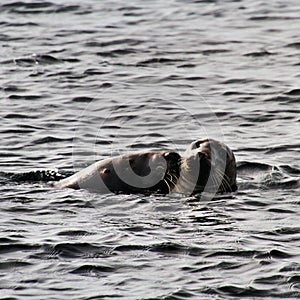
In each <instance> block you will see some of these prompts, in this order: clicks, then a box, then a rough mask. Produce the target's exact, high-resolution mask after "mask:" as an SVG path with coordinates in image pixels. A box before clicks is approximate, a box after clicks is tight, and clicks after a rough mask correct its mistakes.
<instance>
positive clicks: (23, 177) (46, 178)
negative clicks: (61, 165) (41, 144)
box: [0, 170, 74, 183]
mask: <svg viewBox="0 0 300 300" xmlns="http://www.w3.org/2000/svg"><path fill="white" fill-rule="evenodd" d="M73 174H74V173H73V172H67V171H64V172H58V171H53V170H37V171H29V172H23V173H5V172H0V178H1V177H2V178H3V179H6V180H9V181H12V182H18V183H21V182H51V181H59V180H61V179H64V178H66V177H68V176H71V175H73Z"/></svg>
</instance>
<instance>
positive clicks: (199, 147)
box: [174, 139, 237, 194]
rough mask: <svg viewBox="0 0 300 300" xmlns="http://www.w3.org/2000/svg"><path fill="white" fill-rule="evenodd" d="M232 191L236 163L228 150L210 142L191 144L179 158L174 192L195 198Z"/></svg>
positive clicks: (216, 142) (214, 142)
mask: <svg viewBox="0 0 300 300" xmlns="http://www.w3.org/2000/svg"><path fill="white" fill-rule="evenodd" d="M236 190H237V185H236V162H235V157H234V154H233V152H232V151H231V150H230V149H229V147H228V146H226V145H225V144H223V143H221V142H218V141H216V140H213V139H203V140H197V141H194V142H192V143H191V144H190V145H189V147H188V148H187V150H186V151H185V153H184V155H183V157H182V160H181V168H180V179H179V181H178V182H177V184H176V186H175V188H174V191H176V192H183V193H190V194H196V193H201V192H203V191H208V192H218V193H222V192H233V191H236Z"/></svg>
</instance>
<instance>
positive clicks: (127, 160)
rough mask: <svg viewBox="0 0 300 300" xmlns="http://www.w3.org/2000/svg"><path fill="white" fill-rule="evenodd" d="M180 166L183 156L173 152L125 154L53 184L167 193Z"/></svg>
mask: <svg viewBox="0 0 300 300" xmlns="http://www.w3.org/2000/svg"><path fill="white" fill-rule="evenodd" d="M179 165H180V155H179V154H178V153H176V152H173V151H160V152H145V153H135V154H130V155H122V156H117V157H113V158H108V159H105V160H102V161H98V162H96V163H94V164H92V165H91V166H89V167H87V168H85V169H83V170H81V171H79V172H78V173H76V174H74V175H72V176H70V177H68V178H65V179H63V180H61V181H59V182H57V183H55V184H54V185H55V186H56V187H58V188H73V189H80V188H82V189H88V190H90V191H93V192H98V193H110V192H113V193H125V194H132V193H144V194H148V193H161V194H167V193H169V192H170V191H171V190H172V189H173V188H174V185H175V184H176V181H175V178H177V176H178V174H179ZM176 174H177V175H176Z"/></svg>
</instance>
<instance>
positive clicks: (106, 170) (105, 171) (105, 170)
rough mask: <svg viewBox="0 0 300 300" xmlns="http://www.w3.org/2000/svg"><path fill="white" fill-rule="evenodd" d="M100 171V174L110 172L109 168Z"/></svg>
mask: <svg viewBox="0 0 300 300" xmlns="http://www.w3.org/2000/svg"><path fill="white" fill-rule="evenodd" d="M101 173H102V174H109V173H110V169H108V168H105V169H103V170H102V172H101Z"/></svg>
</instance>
